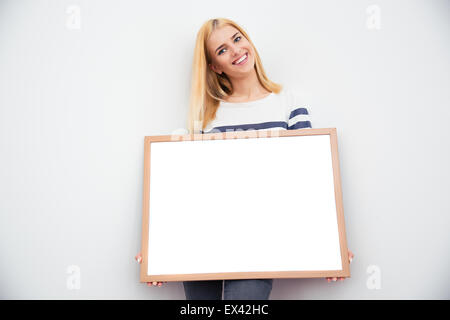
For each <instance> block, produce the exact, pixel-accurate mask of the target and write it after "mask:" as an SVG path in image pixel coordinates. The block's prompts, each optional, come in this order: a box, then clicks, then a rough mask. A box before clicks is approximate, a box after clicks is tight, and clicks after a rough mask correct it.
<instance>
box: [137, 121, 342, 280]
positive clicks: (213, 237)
mask: <svg viewBox="0 0 450 320" xmlns="http://www.w3.org/2000/svg"><path fill="white" fill-rule="evenodd" d="M317 130H319V131H317ZM320 132H323V133H324V134H318V133H320ZM333 133H335V129H334V130H333V129H300V130H291V131H286V132H282V134H280V133H278V135H277V136H267V134H266V135H265V136H262V137H252V138H248V136H247V137H246V138H236V137H235V138H232V139H226V138H225V137H222V138H221V139H214V140H210V139H201V140H200V139H199V140H194V139H191V140H189V139H187V137H188V136H185V137H184V139H183V140H178V141H173V137H171V139H170V140H169V139H164V136H159V137H156V138H157V139H151V137H150V139H147V140H146V141H148V142H149V143H148V144H149V150H148V151H149V156H148V157H147V162H148V172H147V175H146V178H145V179H146V181H144V184H147V186H148V188H147V189H148V190H147V191H148V192H147V193H148V197H145V196H144V199H145V201H148V202H147V203H146V206H145V207H147V209H148V210H146V211H147V219H145V218H144V219H143V221H144V222H145V224H144V225H143V234H145V235H146V236H145V237H144V238H145V239H143V248H144V247H145V252H144V254H143V259H144V262H145V263H144V264H143V271H144V272H141V281H181V280H183V281H187V280H202V279H203V280H212V279H243V278H277V277H279V278H286V277H292V278H296V277H319V276H323V277H325V276H336V275H339V276H349V270H348V264H347V263H345V261H346V259H343V256H342V254H341V253H342V252H347V251H346V250H347V249H346V243H343V242H345V239H343V232H342V231H343V230H340V229H343V212H342V210H341V213H342V214H341V216H339V214H338V213H339V212H338V208H337V207H338V206H340V207H342V201H341V199H337V197H336V184H338V185H339V189H340V181H336V172H335V169H336V163H334V166H333V149H332V138H333V137H334V138H335V137H336V136H335V134H334V135H333ZM166 138H168V136H166ZM164 140H166V141H164ZM335 147H337V146H335ZM335 151H336V152H335V156H336V155H337V149H336V150H335ZM335 158H336V157H335ZM336 159H337V158H336ZM147 162H146V164H147ZM144 193H145V192H144ZM339 194H340V193H339ZM337 200H339V201H337ZM341 209H342V208H341ZM144 217H145V212H144ZM340 231H341V232H340ZM344 236H345V234H344ZM344 238H345V237H344ZM347 260H348V259H347ZM150 279H151V280H150Z"/></svg>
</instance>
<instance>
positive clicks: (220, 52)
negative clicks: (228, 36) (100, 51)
mask: <svg viewBox="0 0 450 320" xmlns="http://www.w3.org/2000/svg"><path fill="white" fill-rule="evenodd" d="M237 38H239V41H241V40H240V38H241V36H237V37H236V38H234V41H235V42H236V40H237ZM223 50H225V49H222V50H220V51H219V56H220V55H221V54H222V51H223Z"/></svg>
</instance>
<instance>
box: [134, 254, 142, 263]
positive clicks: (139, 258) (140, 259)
mask: <svg viewBox="0 0 450 320" xmlns="http://www.w3.org/2000/svg"><path fill="white" fill-rule="evenodd" d="M134 259H135V260H136V261H137V262H138V263H141V262H142V256H141V254H138V255H137V256H136V257H134Z"/></svg>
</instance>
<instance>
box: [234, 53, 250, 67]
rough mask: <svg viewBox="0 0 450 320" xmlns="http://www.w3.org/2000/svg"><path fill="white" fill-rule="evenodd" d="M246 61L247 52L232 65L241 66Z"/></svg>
mask: <svg viewBox="0 0 450 320" xmlns="http://www.w3.org/2000/svg"><path fill="white" fill-rule="evenodd" d="M247 60H248V52H247V53H245V54H244V55H243V56H242V57H241V58H240V59H238V60H236V61H234V62H233V64H234V65H238V66H239V65H243V64H244V63H246V62H247Z"/></svg>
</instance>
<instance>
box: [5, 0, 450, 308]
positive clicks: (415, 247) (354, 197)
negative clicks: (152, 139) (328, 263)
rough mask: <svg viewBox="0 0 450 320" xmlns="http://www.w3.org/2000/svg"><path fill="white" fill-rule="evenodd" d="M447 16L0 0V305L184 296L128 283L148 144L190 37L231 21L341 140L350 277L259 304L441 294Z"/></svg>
mask: <svg viewBox="0 0 450 320" xmlns="http://www.w3.org/2000/svg"><path fill="white" fill-rule="evenodd" d="M73 5H75V6H76V7H75V11H76V10H77V9H76V8H78V9H79V13H80V14H79V15H77V14H76V12H75V13H74V11H73V9H71V6H73ZM371 6H372V7H371ZM373 6H375V7H373ZM373 8H375V11H373V10H374V9H373ZM449 9H450V2H449V1H429V0H422V1H387V0H386V1H357V0H354V1H339V2H338V1H333V0H327V1H324V0H322V1H287V0H285V1H277V2H274V1H272V0H270V1H267V0H264V1H258V2H256V1H255V2H254V1H245V2H243V1H234V0H230V1H225V2H224V1H211V0H202V1H181V0H179V1H106V0H101V1H100V0H96V1H77V0H72V1H56V0H55V1H17V0H15V1H1V2H0V164H1V165H0V192H1V193H0V197H1V199H0V200H1V201H0V255H1V258H0V297H1V298H3V299H54V298H57V299H79V298H83V299H94V298H101V299H119V298H120V299H184V292H183V287H182V284H181V283H180V282H175V283H168V284H165V285H164V286H163V287H162V288H155V287H147V286H146V285H145V284H141V283H139V265H138V264H137V263H136V262H135V260H134V256H135V255H136V253H137V252H138V251H139V250H140V240H141V216H142V211H141V210H142V189H143V151H144V149H143V139H144V136H147V135H159V134H170V133H173V132H175V131H177V130H181V129H182V128H184V127H185V120H186V117H187V110H188V97H189V85H190V83H189V81H190V72H191V62H192V55H193V47H194V41H195V36H196V32H197V31H198V29H199V27H200V26H201V24H202V23H203V22H204V21H206V20H207V19H209V18H214V17H228V18H230V19H233V20H235V21H236V22H237V23H239V24H241V25H242V26H243V27H244V29H245V30H246V31H247V32H248V33H249V35H250V36H251V38H252V40H253V42H254V43H255V45H256V47H257V49H258V51H259V53H260V55H261V58H262V61H263V64H264V66H265V68H266V71H267V73H268V75H269V78H270V79H272V80H273V81H276V82H279V83H281V84H284V85H286V86H290V87H293V88H296V89H297V90H298V91H299V92H301V93H302V95H303V98H304V99H305V100H304V101H305V103H307V104H308V105H309V106H310V111H311V116H312V125H313V127H314V128H327V127H336V128H337V132H338V142H339V153H340V161H341V174H342V187H343V197H344V213H345V221H346V228H347V237H348V245H349V248H350V249H351V250H352V251H353V252H354V253H355V259H354V261H353V263H352V264H351V272H352V277H351V278H350V279H346V280H345V281H344V282H338V283H327V282H326V280H325V279H282V280H280V279H277V280H275V281H274V286H273V291H272V294H271V299H418V298H421V299H422V298H423V299H431V298H437V299H448V298H450V289H449V288H450V286H449V285H450V279H449V273H448V271H449V270H450V263H449V261H450V259H449V252H450V250H449V249H450V245H449V244H450V241H449V240H450V236H449V234H448V231H449V224H450V218H449V212H450V202H449V197H448V196H449V191H450V190H449V189H450V188H449V186H450V182H449V181H450V169H449V166H448V164H449V163H450V152H449V137H450V130H449V129H448V124H449V120H450V111H449V110H450V109H449V107H450V94H449V88H450V79H449V74H450V73H449V71H450V66H449V51H450V36H449V30H450V28H449V23H450V20H449V12H450V10H449ZM377 10H378V13H377ZM377 21H378V22H377ZM77 22H80V23H79V24H77ZM180 161H182V159H180ZM72 265H75V266H77V267H78V268H79V271H80V273H79V274H78V276H79V280H80V282H79V283H80V284H81V286H80V287H79V289H76V288H75V289H71V287H70V286H68V284H67V283H68V281H69V282H70V279H72V277H73V276H74V275H73V274H71V273H70V272H68V271H70V270H69V269H68V268H69V266H72ZM374 270H376V271H374ZM374 279H375V280H378V283H379V284H380V285H379V286H378V287H374V286H373V285H371V284H373V283H375V282H374Z"/></svg>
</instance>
